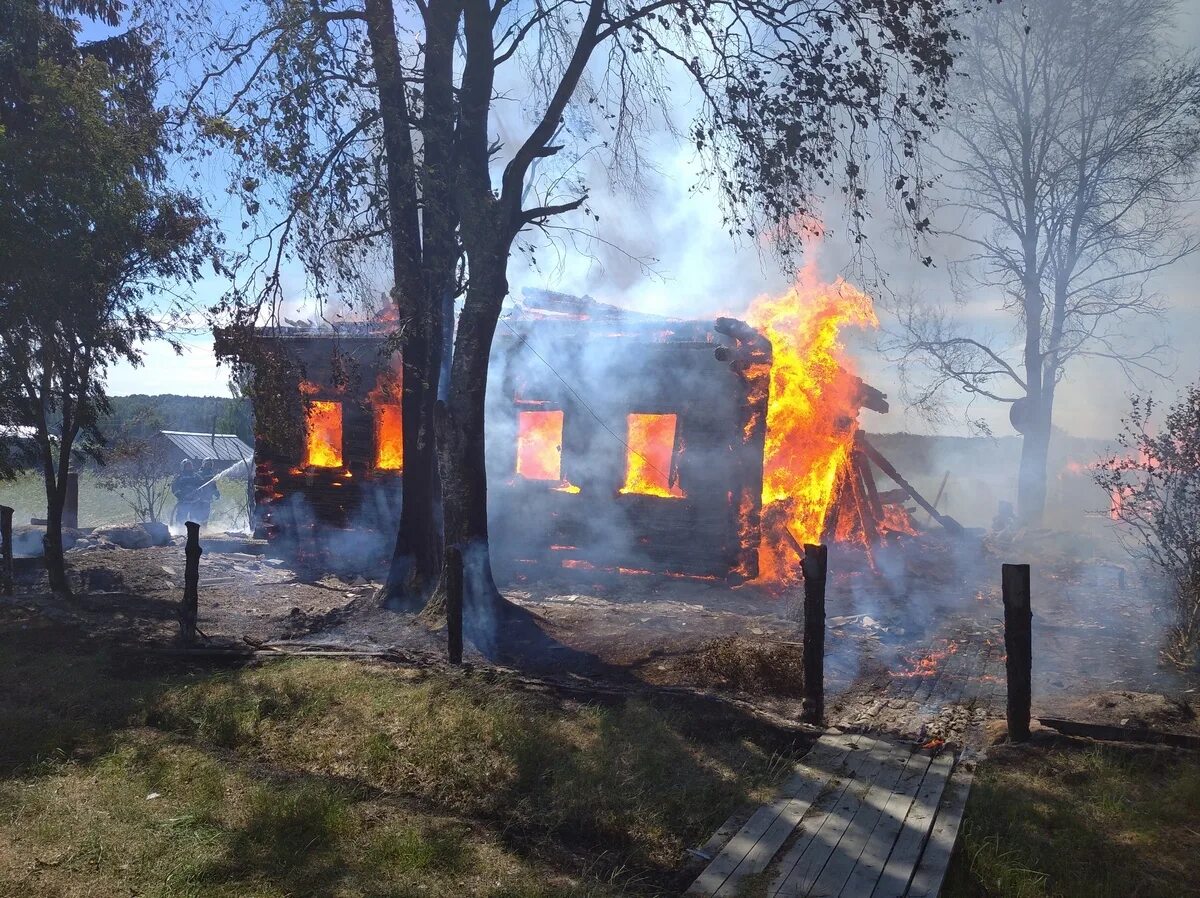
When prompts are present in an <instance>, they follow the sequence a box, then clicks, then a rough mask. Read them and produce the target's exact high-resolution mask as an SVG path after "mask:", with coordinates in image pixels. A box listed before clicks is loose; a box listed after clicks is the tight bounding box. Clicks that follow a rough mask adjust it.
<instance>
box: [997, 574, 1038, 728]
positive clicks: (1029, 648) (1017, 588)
mask: <svg viewBox="0 0 1200 898" xmlns="http://www.w3.org/2000/svg"><path fill="white" fill-rule="evenodd" d="M1001 585H1002V591H1003V593H1004V650H1005V651H1006V652H1007V653H1008V660H1006V661H1005V669H1006V671H1007V674H1008V738H1009V739H1011V740H1012V741H1013V742H1024V741H1026V740H1027V739H1028V738H1029V708H1030V704H1031V702H1032V695H1033V611H1032V609H1031V607H1030V600H1029V565H1027V564H1006V565H1003V567H1002V568H1001Z"/></svg>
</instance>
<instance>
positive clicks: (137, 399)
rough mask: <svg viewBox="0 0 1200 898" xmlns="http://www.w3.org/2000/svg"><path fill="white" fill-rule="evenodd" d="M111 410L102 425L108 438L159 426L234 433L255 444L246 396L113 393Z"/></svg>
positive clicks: (140, 434)
mask: <svg viewBox="0 0 1200 898" xmlns="http://www.w3.org/2000/svg"><path fill="white" fill-rule="evenodd" d="M109 401H110V402H111V403H112V414H111V415H109V417H108V419H107V420H106V421H105V422H104V424H102V425H101V432H102V433H103V434H104V435H105V436H106V437H107V438H109V439H110V440H112V439H113V438H115V437H117V436H118V435H120V434H128V435H130V436H137V437H143V436H149V435H150V434H151V433H153V432H154V431H158V430H182V431H187V432H188V433H233V434H237V435H238V436H239V437H241V438H242V439H243V440H245V441H246V442H247V443H249V444H250V445H254V425H253V420H252V418H251V414H250V402H249V400H247V399H233V398H230V397H228V396H225V397H222V396H176V395H174V394H171V393H164V394H161V395H158V396H144V395H134V396H112V397H109Z"/></svg>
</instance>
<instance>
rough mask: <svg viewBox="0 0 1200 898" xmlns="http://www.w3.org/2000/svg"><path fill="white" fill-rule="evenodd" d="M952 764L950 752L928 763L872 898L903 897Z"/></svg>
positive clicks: (952, 759)
mask: <svg viewBox="0 0 1200 898" xmlns="http://www.w3.org/2000/svg"><path fill="white" fill-rule="evenodd" d="M953 767H954V755H953V754H952V753H950V752H948V751H947V752H943V753H942V754H940V755H938V756H937V757H936V758H934V759H933V762H932V763H931V764H930V765H929V769H928V770H927V771H926V772H925V778H924V779H923V780H922V781H921V788H920V789H918V790H917V797H916V798H915V799H914V800H913V803H912V805H911V806H910V807H909V810H908V814H907V815H906V816H905V818H904V827H903V828H902V829H901V830H900V836H899V838H897V839H896V844H895V847H893V848H892V853H891V855H890V856H889V857H888V859H887V863H886V864H885V865H884V867H883V873H882V874H881V875H880V877H879V882H878V883H877V884H876V886H875V890H874V891H873V892H872V893H871V898H903V896H904V893H905V891H906V890H907V889H908V883H909V880H910V879H912V874H913V870H914V869H915V868H916V866H917V861H918V860H920V857H921V851H922V850H923V849H924V847H925V841H926V839H927V837H928V835H929V827H930V825H931V824H932V823H933V820H934V817H935V816H936V814H937V807H938V802H939V801H941V798H942V792H943V791H944V790H945V787H946V780H947V779H949V777H950V771H951V769H953Z"/></svg>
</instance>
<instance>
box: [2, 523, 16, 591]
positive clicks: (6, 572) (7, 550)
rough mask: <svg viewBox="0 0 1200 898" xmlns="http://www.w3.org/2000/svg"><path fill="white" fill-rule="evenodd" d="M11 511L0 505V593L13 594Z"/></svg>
mask: <svg viewBox="0 0 1200 898" xmlns="http://www.w3.org/2000/svg"><path fill="white" fill-rule="evenodd" d="M12 519H13V510H12V509H11V508H9V507H8V506H7V505H0V592H3V593H4V595H6V596H11V595H12V594H13V541H12V539H13V537H12Z"/></svg>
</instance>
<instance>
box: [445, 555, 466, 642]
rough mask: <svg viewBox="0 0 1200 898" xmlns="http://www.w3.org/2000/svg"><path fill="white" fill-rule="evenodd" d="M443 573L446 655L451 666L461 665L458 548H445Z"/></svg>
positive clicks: (461, 627)
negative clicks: (444, 585) (444, 584)
mask: <svg viewBox="0 0 1200 898" xmlns="http://www.w3.org/2000/svg"><path fill="white" fill-rule="evenodd" d="M443 571H444V572H443V576H444V577H445V583H446V654H447V655H448V657H449V659H450V663H451V664H462V656H463V557H462V552H461V551H460V550H459V548H458V546H447V547H446V558H445V562H444V567H443Z"/></svg>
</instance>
